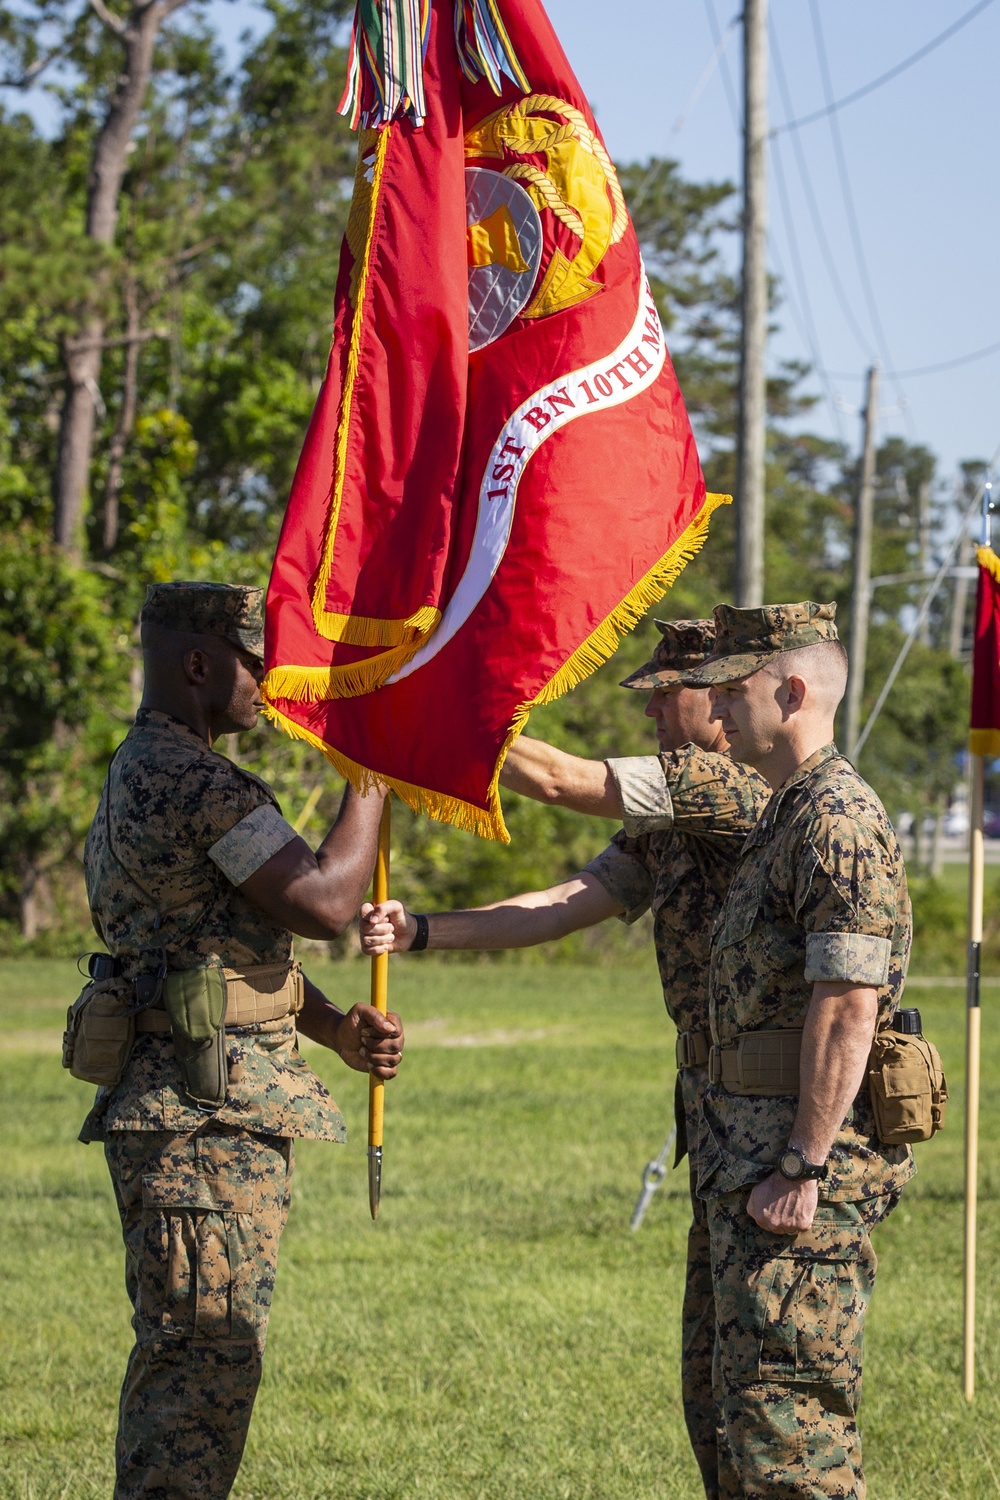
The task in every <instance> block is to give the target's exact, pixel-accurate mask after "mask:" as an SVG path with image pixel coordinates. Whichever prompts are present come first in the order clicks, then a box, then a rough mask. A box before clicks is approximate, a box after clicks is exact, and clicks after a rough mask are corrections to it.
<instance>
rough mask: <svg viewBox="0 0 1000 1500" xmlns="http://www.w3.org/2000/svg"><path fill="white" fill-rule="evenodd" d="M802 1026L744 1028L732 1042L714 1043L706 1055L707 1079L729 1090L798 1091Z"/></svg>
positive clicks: (757, 1092)
mask: <svg viewBox="0 0 1000 1500" xmlns="http://www.w3.org/2000/svg"><path fill="white" fill-rule="evenodd" d="M801 1051H802V1028H801V1027H798V1028H797V1029H795V1030H789V1031H744V1032H742V1033H741V1035H739V1036H738V1037H737V1038H736V1041H735V1042H732V1043H730V1044H729V1045H728V1046H725V1047H713V1048H712V1049H711V1052H710V1053H709V1059H708V1078H709V1082H710V1083H714V1084H721V1085H722V1087H723V1088H724V1089H725V1090H726V1091H727V1092H728V1093H730V1094H741V1095H746V1096H748V1097H754V1096H756V1097H760V1098H765V1099H767V1098H772V1099H773V1098H780V1097H781V1096H782V1095H788V1094H797V1093H798V1092H799V1055H800V1053H801Z"/></svg>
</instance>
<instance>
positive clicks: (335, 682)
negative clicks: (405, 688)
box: [261, 611, 440, 703]
mask: <svg viewBox="0 0 1000 1500" xmlns="http://www.w3.org/2000/svg"><path fill="white" fill-rule="evenodd" d="M435 613H438V612H437V611H435ZM439 618H440V616H439ZM420 645H421V638H419V637H418V638H417V639H416V640H412V641H408V642H407V643H406V644H405V645H403V646H395V647H393V649H392V650H391V651H380V652H379V654H378V656H369V657H368V658H367V659H366V660H365V661H353V662H348V663H347V664H345V665H344V666H341V667H272V668H271V670H270V672H268V674H267V676H266V677H265V678H264V681H263V683H262V684H261V693H262V695H263V696H264V697H265V698H285V699H287V700H288V701H289V702H291V703H324V702H326V700H327V699H329V698H361V697H363V696H364V694H365V693H374V692H376V691H377V690H378V689H379V688H380V687H383V686H384V685H385V683H386V682H387V681H388V680H389V678H390V677H391V676H392V674H393V672H398V671H399V669H400V667H405V666H406V663H407V662H408V661H409V660H410V657H411V656H415V655H416V653H417V651H418V650H419V648H420Z"/></svg>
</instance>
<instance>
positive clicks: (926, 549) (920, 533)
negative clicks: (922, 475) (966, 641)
mask: <svg viewBox="0 0 1000 1500" xmlns="http://www.w3.org/2000/svg"><path fill="white" fill-rule="evenodd" d="M917 539H918V554H917V566H918V568H919V569H920V571H921V573H929V572H930V570H931V487H930V482H929V481H928V480H926V479H925V480H923V482H922V483H921V486H920V491H919V495H918V506H917ZM926 598H927V585H925V586H924V587H923V588H922V589H921V590H920V603H921V604H923V602H924V600H925V599H926ZM930 643H931V616H930V611H929V610H928V612H927V614H926V615H925V616H924V621H923V624H922V625H921V627H920V644H921V645H922V646H929V645H930Z"/></svg>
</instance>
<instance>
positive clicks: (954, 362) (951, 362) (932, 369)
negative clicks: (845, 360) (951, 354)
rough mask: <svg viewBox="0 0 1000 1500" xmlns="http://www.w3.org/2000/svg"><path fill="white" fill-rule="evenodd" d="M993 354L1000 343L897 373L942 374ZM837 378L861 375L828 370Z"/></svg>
mask: <svg viewBox="0 0 1000 1500" xmlns="http://www.w3.org/2000/svg"><path fill="white" fill-rule="evenodd" d="M991 354H1000V344H988V345H987V347H986V348H985V349H977V350H976V351H975V353H974V354H963V355H961V356H960V358H958V359H946V360H943V361H942V362H941V364H938V365H920V366H919V367H918V368H917V369H915V370H897V371H896V374H897V375H899V376H902V378H903V379H905V380H915V379H916V378H917V377H918V376H919V375H940V374H941V372H942V371H943V370H957V369H958V367H959V365H971V364H974V363H975V361H976V360H977V359H986V358H988V356H989V355H991ZM827 373H828V374H829V375H832V376H833V378H834V379H835V380H860V379H861V375H860V374H859V373H858V371H857V370H850V371H848V370H828V371H827Z"/></svg>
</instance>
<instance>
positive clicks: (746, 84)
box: [735, 0, 767, 608]
mask: <svg viewBox="0 0 1000 1500" xmlns="http://www.w3.org/2000/svg"><path fill="white" fill-rule="evenodd" d="M766 150H767V0H744V6H743V289H742V323H741V333H740V394H739V434H738V438H737V468H736V590H735V592H736V603H737V604H738V605H740V606H742V607H743V608H747V607H749V606H752V605H757V604H762V603H763V602H764V422H765V415H766V413H765V399H766V387H765V377H764V350H765V344H766V341H767V260H766V251H767V170H766V168H767V163H766V158H765V152H766Z"/></svg>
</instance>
